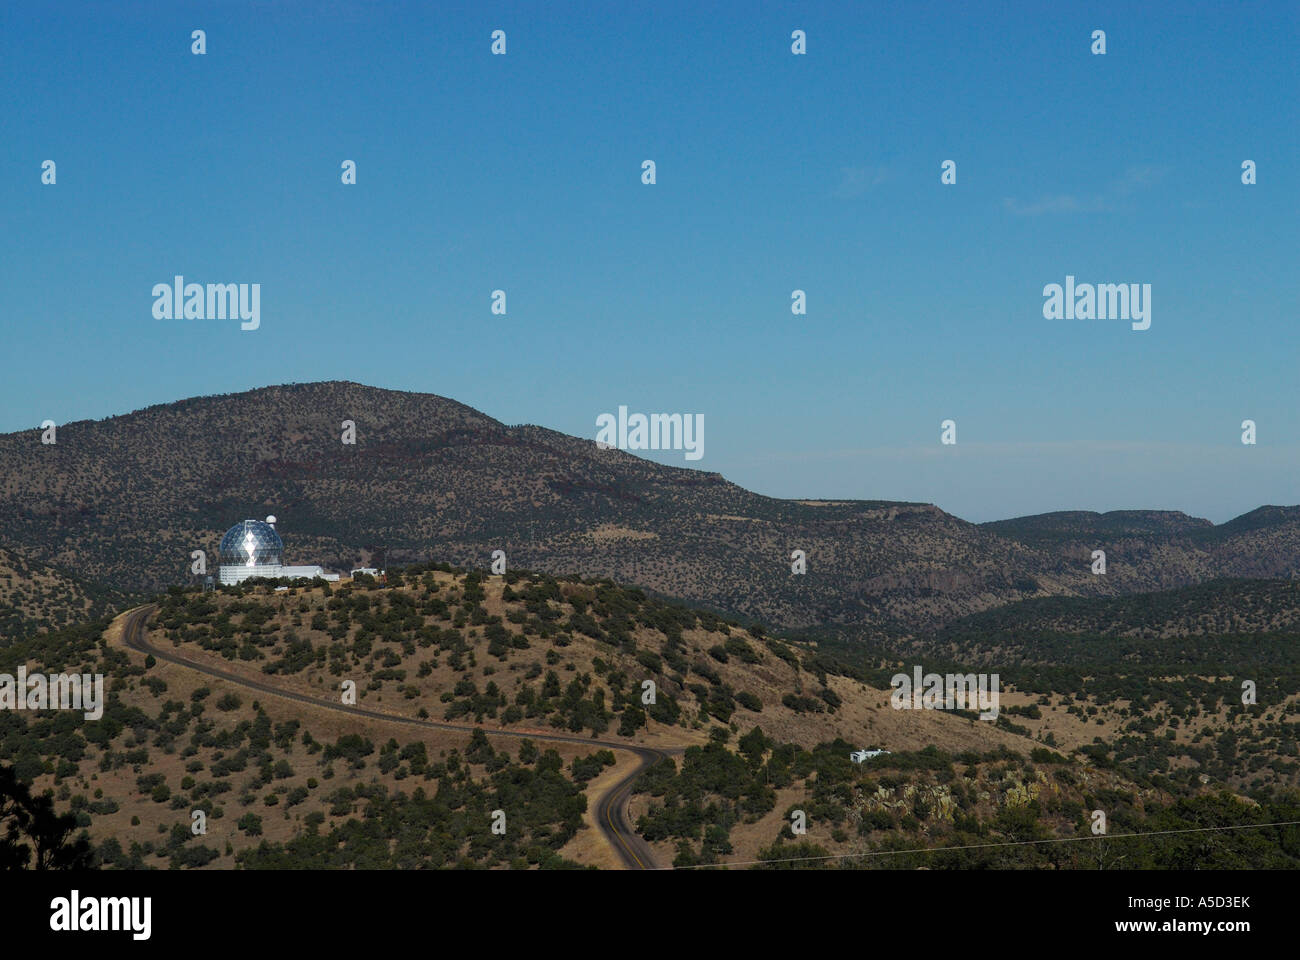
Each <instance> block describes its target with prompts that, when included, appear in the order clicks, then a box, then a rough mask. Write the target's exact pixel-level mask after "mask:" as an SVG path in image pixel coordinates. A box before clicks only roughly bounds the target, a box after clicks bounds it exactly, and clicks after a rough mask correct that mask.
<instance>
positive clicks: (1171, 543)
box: [0, 382, 1300, 629]
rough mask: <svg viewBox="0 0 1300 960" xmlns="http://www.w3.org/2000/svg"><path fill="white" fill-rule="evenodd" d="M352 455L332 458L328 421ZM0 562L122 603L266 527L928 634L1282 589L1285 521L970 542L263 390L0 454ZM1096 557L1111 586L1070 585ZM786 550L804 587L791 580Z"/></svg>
mask: <svg viewBox="0 0 1300 960" xmlns="http://www.w3.org/2000/svg"><path fill="white" fill-rule="evenodd" d="M345 420H351V421H353V422H354V423H355V424H356V431H357V437H356V444H355V445H345V444H343V443H341V441H340V437H341V430H342V423H343V421H345ZM0 460H3V462H4V463H5V464H6V468H7V469H6V472H5V475H4V477H3V481H0V545H7V546H10V547H17V548H20V549H22V550H24V551H26V552H28V554H29V555H30V556H32V557H34V558H36V559H39V560H41V561H42V562H44V563H47V564H55V565H58V566H62V567H64V568H67V569H72V570H77V571H79V572H80V573H81V574H83V575H84V576H86V577H88V578H90V579H95V580H99V581H101V582H108V583H112V584H114V585H116V586H118V587H121V588H123V589H130V590H149V589H158V588H161V587H164V586H166V585H168V584H170V583H175V582H180V581H182V580H184V579H185V578H186V576H187V574H188V566H189V555H190V553H191V551H193V550H195V549H204V550H206V551H207V553H208V557H209V562H212V563H215V549H216V545H217V541H218V539H219V537H220V536H221V534H222V533H223V532H224V531H225V530H226V529H227V528H228V527H229V526H230V525H231V524H232V523H234V522H235V521H237V520H241V519H244V518H246V517H260V516H264V515H266V514H268V513H275V514H276V515H277V516H278V517H279V518H280V521H281V522H280V529H281V533H282V535H283V536H284V538H285V542H286V559H287V561H288V562H296V563H323V564H326V565H332V566H335V567H338V568H342V569H345V570H346V569H349V568H350V567H351V566H353V565H355V564H356V563H357V562H358V561H370V560H372V559H374V558H375V557H376V556H378V557H381V558H382V559H383V562H386V563H390V564H392V563H402V562H417V561H423V560H427V559H429V558H431V557H436V558H437V559H440V560H450V561H451V562H454V563H458V564H461V565H464V566H469V567H485V566H486V565H487V563H488V559H489V556H490V553H491V551H492V550H495V549H503V550H505V551H506V552H507V555H508V557H509V562H510V565H511V566H512V567H527V568H529V569H535V570H544V571H548V572H550V573H553V574H565V573H574V574H578V575H581V576H585V577H607V578H610V579H614V580H617V581H619V582H626V583H635V584H638V585H640V586H642V587H644V588H646V589H649V590H652V591H654V592H657V593H659V594H661V595H664V596H671V597H675V598H679V599H682V600H685V601H688V602H691V603H693V604H696V605H700V606H704V607H710V608H713V609H716V610H721V611H727V612H728V613H731V614H740V615H743V616H746V617H750V618H756V619H760V620H763V621H765V622H768V623H773V624H780V625H784V626H812V625H819V624H828V623H830V624H834V623H839V624H853V625H879V626H883V625H890V624H905V625H907V627H908V628H909V629H913V628H916V627H924V626H927V625H937V624H940V623H942V622H946V621H948V620H951V619H953V618H956V617H960V616H963V615H966V614H970V613H974V612H977V611H980V610H984V609H988V608H990V607H995V606H999V605H1001V604H1004V603H1008V602H1013V601H1016V600H1020V599H1025V598H1028V597H1033V596H1042V595H1066V596H1070V595H1079V596H1105V595H1116V594H1123V593H1129V592H1138V591H1147V590H1156V589H1165V588H1169V587H1175V586H1183V585H1187V584H1191V583H1198V582H1201V581H1204V580H1208V579H1213V578H1215V577H1222V576H1270V577H1289V576H1295V575H1297V574H1300V508H1265V509H1264V510H1263V511H1262V512H1261V511H1255V512H1254V513H1253V514H1248V515H1247V516H1246V517H1242V518H1238V520H1236V521H1233V522H1232V523H1230V524H1224V525H1223V526H1222V527H1220V528H1215V527H1208V528H1207V524H1206V521H1196V520H1193V519H1191V518H1187V517H1184V516H1183V515H1181V514H1167V515H1166V514H1158V513H1151V514H1133V515H1130V514H1127V513H1126V514H1119V515H1115V514H1106V515H1103V516H1102V517H1100V518H1099V517H1098V515H1095V514H1051V515H1047V516H1046V517H1040V518H1032V517H1030V518H1020V519H1019V520H1011V521H1003V522H1000V523H996V524H985V525H982V526H977V525H974V524H970V523H966V522H965V521H962V520H960V519H958V518H956V517H953V516H950V515H949V514H946V513H944V512H943V511H942V510H940V509H938V508H937V507H935V506H932V505H929V504H918V503H891V502H882V501H836V502H826V501H795V500H776V499H772V498H768V497H763V496H760V495H758V494H754V493H751V492H749V491H746V490H744V489H742V488H740V487H738V486H736V485H735V484H732V483H729V482H728V481H726V480H725V479H724V478H722V477H721V476H719V475H718V474H716V473H707V472H702V471H699V470H693V469H685V468H677V467H669V466H661V465H659V464H657V463H654V462H652V461H648V460H643V459H640V458H637V457H635V456H633V455H631V454H628V453H625V452H621V451H618V450H601V449H598V448H597V447H596V445H595V443H594V442H593V441H591V440H588V439H578V438H574V437H569V436H566V435H564V434H560V433H557V432H555V431H552V430H547V429H544V428H541V427H535V426H518V427H511V426H506V425H504V424H502V423H499V422H498V421H496V420H493V419H492V418H490V417H487V416H484V415H483V414H481V413H478V412H476V411H474V410H472V409H470V408H469V407H466V406H464V405H462V404H459V403H456V402H454V401H451V400H447V399H445V398H442V397H438V396H435V395H432V394H421V393H404V392H398V391H391V390H381V389H376V388H372V387H366V386H362V385H359V384H355V383H346V382H329V383H312V384H299V385H291V386H280V387H267V388H264V389H259V390H252V391H248V392H246V393H239V394H230V395H224V396H214V397H200V398H195V399H190V400H183V401H179V402H176V403H171V404H164V405H161V406H155V407H150V408H148V409H146V410H141V411H137V412H136V413H132V414H128V415H125V416H119V417H112V418H109V419H107V420H102V421H80V422H76V423H68V424H64V425H62V426H60V428H59V435H58V443H57V444H56V445H52V446H44V445H42V444H41V443H40V442H39V437H38V433H37V431H35V430H31V431H24V432H21V433H16V434H9V435H5V436H0ZM1096 548H1104V549H1106V551H1107V557H1108V572H1107V574H1106V576H1104V577H1097V576H1093V575H1092V574H1091V573H1090V571H1089V562H1090V554H1091V551H1092V550H1093V549H1096ZM795 549H801V550H804V551H805V552H806V554H807V557H808V572H807V574H806V575H802V576H798V575H793V574H791V572H790V553H791V551H792V550H795Z"/></svg>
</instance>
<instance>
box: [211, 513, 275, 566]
mask: <svg viewBox="0 0 1300 960" xmlns="http://www.w3.org/2000/svg"><path fill="white" fill-rule="evenodd" d="M218 553H219V555H220V557H221V565H222V566H230V567H278V566H280V558H281V556H282V554H283V553H284V544H283V543H281V542H280V535H279V534H278V533H276V532H275V528H274V527H273V526H271V525H270V524H269V523H264V522H263V521H261V520H245V521H243V522H242V523H237V524H235V525H234V526H233V527H231V528H230V529H229V530H227V531H226V535H225V536H224V537H222V538H221V547H220V549H219V551H218Z"/></svg>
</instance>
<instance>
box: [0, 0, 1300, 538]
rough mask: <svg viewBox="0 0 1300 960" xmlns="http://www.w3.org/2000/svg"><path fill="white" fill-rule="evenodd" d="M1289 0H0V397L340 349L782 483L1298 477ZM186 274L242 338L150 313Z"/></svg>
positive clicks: (1014, 502)
mask: <svg viewBox="0 0 1300 960" xmlns="http://www.w3.org/2000/svg"><path fill="white" fill-rule="evenodd" d="M1298 11H1300V5H1298V4H1295V3H1273V4H1270V3H1260V4H1241V5H1235V4H1234V5H1225V4H1221V3H1197V4H1191V3H1188V4H1181V3H1180V4H1176V5H1175V4H1085V5H1065V4H1054V3H1043V4H997V5H994V4H982V3H979V4H958V3H955V2H953V3H938V4H916V3H907V4H897V5H883V4H872V3H849V4H842V5H841V4H817V3H791V4H770V3H764V4H703V3H681V4H677V3H663V2H656V3H654V4H650V5H632V4H621V3H614V4H610V3H591V4H569V3H545V4H543V3H540V2H531V3H522V4H509V3H472V4H443V3H436V4H435V3H412V4H401V3H348V2H335V3H325V4H320V5H317V4H305V3H304V4H298V3H278V4H266V3H233V2H228V3H187V4H185V5H183V6H182V5H179V4H174V3H160V4H153V3H147V2H145V3H132V4H129V5H128V4H120V3H95V4H58V3H55V4H49V5H39V6H38V5H23V6H22V8H21V9H18V8H16V6H15V5H5V6H4V7H3V8H0V117H2V118H3V122H2V124H0V129H2V130H3V137H4V141H5V147H6V149H5V150H4V151H3V153H2V154H0V223H3V226H4V229H3V230H0V289H2V290H3V292H4V299H5V303H4V307H3V314H0V316H2V317H3V319H2V320H0V323H2V324H3V333H4V343H5V346H6V359H7V360H8V362H7V363H6V364H5V368H6V370H5V376H4V378H3V380H2V381H0V430H6V431H10V430H18V429H26V428H29V427H33V426H35V425H37V424H38V423H39V422H40V421H42V420H44V419H45V418H47V417H48V418H51V419H54V420H55V421H57V422H65V421H68V420H76V419H85V418H98V417H104V416H109V415H112V414H117V413H125V412H127V411H130V410H133V409H137V408H139V407H142V406H147V405H149V404H153V403H160V402H166V401H170V400H175V399H180V398H182V397H189V396H195V395H202V394H210V393H225V392H233V391H238V390H244V389H250V388H253V387H258V386H265V385H267V384H273V383H286V382H293V381H296V382H303V381H311V380H324V379H348V380H356V381H360V382H363V383H367V384H372V385H375V386H382V387H390V388H394V389H408V390H420V391H428V392H433V393H438V394H442V395H444V396H448V397H452V398H455V399H457V400H460V401H462V402H464V403H467V404H470V405H471V406H474V407H476V408H478V409H480V410H482V411H484V412H485V413H488V414H490V415H491V416H494V417H497V418H498V419H500V420H502V421H505V422H507V423H523V422H529V423H538V424H542V425H544V426H548V427H552V428H554V429H558V430H562V431H564V432H566V433H571V434H575V435H579V436H585V437H594V436H595V418H596V417H597V415H599V414H600V413H602V412H606V411H610V412H613V411H616V410H617V408H618V406H619V405H620V404H625V405H627V406H628V407H629V408H630V409H631V410H632V411H643V412H682V413H700V414H703V415H704V419H705V448H704V449H705V456H704V458H703V459H702V460H700V461H698V462H695V463H691V464H688V463H687V462H686V461H685V460H684V459H683V457H682V455H681V454H680V453H665V454H661V455H656V458H657V459H660V460H663V461H664V462H668V463H675V464H680V465H683V466H691V467H694V468H697V469H706V470H714V471H718V472H721V473H722V474H724V475H725V476H727V477H728V478H729V479H732V480H734V481H736V482H738V483H740V484H742V485H744V486H746V487H748V488H750V489H753V490H756V491H758V492H760V493H765V494H769V495H772V496H782V497H815V496H816V497H844V498H848V497H862V498H882V499H904V500H924V501H931V502H934V503H937V504H939V505H940V506H941V507H943V508H944V509H947V510H949V511H951V512H953V513H956V514H957V515H958V516H961V517H964V518H966V519H969V520H974V521H983V520H991V519H998V518H1002V517H1009V516H1017V515H1021V514H1026V513H1035V512H1041V511H1046V510H1058V509H1095V510H1109V509H1125V508H1161V509H1179V510H1185V511H1187V512H1189V513H1193V514H1196V515H1199V516H1206V517H1209V518H1210V519H1212V520H1215V521H1216V522H1221V521H1223V520H1226V519H1229V518H1230V517H1232V516H1235V515H1237V514H1240V513H1243V512H1245V511H1247V510H1250V509H1252V508H1254V507H1256V506H1258V505H1260V504H1263V503H1295V502H1298V501H1300V496H1297V495H1296V493H1295V489H1296V486H1295V476H1296V470H1297V467H1300V412H1298V411H1297V407H1296V403H1295V400H1296V388H1295V383H1296V379H1297V378H1296V374H1295V371H1296V361H1297V350H1296V344H1297V337H1296V333H1295V331H1296V325H1297V322H1298V321H1300V316H1297V283H1296V279H1297V275H1298V270H1297V254H1298V253H1300V242H1298V240H1300V236H1298V231H1300V227H1298V226H1297V216H1296V214H1297V211H1298V210H1300V203H1298V202H1297V201H1298V200H1300V189H1298V188H1297V174H1298V171H1297V156H1300V150H1298V147H1300V143H1297V140H1298V135H1297V131H1300V116H1298V114H1300V109H1298V108H1297V96H1296V94H1297V91H1300V76H1298V72H1300V71H1298V70H1297V58H1296V55H1295V48H1296V47H1295V45H1296V42H1297V38H1298V36H1300V29H1298V28H1300V12H1298ZM196 28H202V29H204V30H205V31H206V33H207V51H208V52H207V54H206V55H204V56H194V55H192V54H191V53H190V43H191V41H190V32H191V30H193V29H196ZM498 28H499V29H503V30H505V31H506V35H507V44H508V46H507V50H508V52H507V54H506V55H505V56H503V57H498V56H492V55H491V54H490V52H489V46H490V34H491V32H492V31H493V30H494V29H498ZM796 28H799V29H803V30H805V31H806V33H807V37H808V53H807V55H806V56H793V55H792V54H791V52H790V43H791V40H790V34H791V31H792V30H794V29H796ZM1094 29H1103V30H1105V31H1106V34H1107V53H1106V55H1105V56H1093V55H1091V54H1090V52H1089V46H1090V42H1091V41H1090V35H1091V33H1092V31H1093V30H1094ZM47 159H52V160H54V161H55V162H56V163H57V165H58V167H57V171H58V182H57V184H56V185H54V186H44V185H42V184H41V182H40V174H41V163H42V161H44V160H47ZM646 159H652V160H654V161H655V163H656V164H657V180H658V182H657V183H656V184H655V185H654V186H645V185H643V184H642V183H641V181H640V173H641V163H642V161H643V160H646ZM948 159H951V160H954V161H956V163H957V179H958V182H957V184H956V185H955V186H943V185H941V184H940V164H941V163H942V161H944V160H948ZM1246 159H1250V160H1254V161H1255V162H1256V164H1257V168H1258V181H1259V182H1258V183H1257V184H1256V185H1254V186H1243V185H1242V184H1241V182H1240V168H1241V162H1242V161H1243V160H1246ZM344 160H354V161H356V163H357V181H358V182H357V184H356V185H355V186H344V185H342V184H341V183H340V164H341V163H342V161H344ZM178 273H179V274H183V275H184V276H185V277H186V278H187V280H191V281H196V282H200V283H208V282H212V283H225V282H248V283H252V282H256V283H260V284H261V289H262V322H261V328H260V329H259V330H256V331H252V332H244V331H241V330H240V329H239V324H238V322H231V321H218V320H156V319H154V317H153V315H152V306H153V300H152V297H151V290H152V287H153V285H154V284H155V283H160V282H163V283H166V282H170V280H171V278H172V277H173V276H174V275H175V274H178ZM1066 274H1073V275H1075V276H1076V277H1077V278H1078V280H1079V281H1080V282H1097V283H1104V282H1116V283H1118V282H1134V283H1149V284H1151V286H1152V323H1151V328H1150V329H1149V330H1146V331H1142V332H1136V331H1132V330H1131V329H1130V327H1129V324H1128V323H1127V322H1125V321H1121V320H1045V319H1043V316H1042V305H1043V296H1042V288H1043V286H1044V285H1045V284H1048V283H1063V282H1064V279H1065V276H1066ZM498 288H499V289H504V290H505V291H506V294H507V298H508V312H507V315H506V316H504V317H499V316H493V315H492V314H491V312H490V309H489V307H490V294H491V291H492V290H494V289H498ZM794 289H803V290H805V291H806V292H807V296H808V314H807V316H802V317H800V316H793V315H792V314H791V312H790V294H791V291H792V290H794ZM946 418H952V419H954V420H955V421H956V422H957V430H958V443H957V445H956V446H955V447H946V446H941V445H940V443H939V433H940V429H939V424H940V421H942V420H944V419H946ZM1246 418H1251V419H1254V420H1255V421H1256V422H1257V424H1258V430H1259V443H1258V444H1257V445H1256V446H1254V447H1249V446H1244V445H1243V444H1242V443H1241V442H1240V433H1241V430H1240V424H1241V421H1242V420H1243V419H1246Z"/></svg>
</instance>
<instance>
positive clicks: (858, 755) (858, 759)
mask: <svg viewBox="0 0 1300 960" xmlns="http://www.w3.org/2000/svg"><path fill="white" fill-rule="evenodd" d="M888 752H889V751H888V750H854V751H853V752H852V753H850V754H849V759H850V760H852V761H853V762H854V763H862V762H863V761H864V760H870V759H871V758H872V757H878V756H880V755H881V754H882V753H888Z"/></svg>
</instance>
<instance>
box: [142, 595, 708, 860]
mask: <svg viewBox="0 0 1300 960" xmlns="http://www.w3.org/2000/svg"><path fill="white" fill-rule="evenodd" d="M157 610H158V606H157V604H146V605H145V606H142V607H136V608H135V609H134V610H131V611H129V612H128V613H127V614H126V615H125V619H124V620H123V626H122V637H123V640H124V641H125V643H126V645H127V646H128V647H130V648H131V649H132V650H136V651H138V652H140V653H144V654H152V655H153V656H154V657H155V658H156V659H158V660H166V661H167V662H168V663H174V664H176V665H178V666H181V667H185V668H187V669H189V670H196V671H198V672H199V673H203V674H207V675H208V676H210V677H216V678H217V679H220V680H225V681H227V682H228V683H234V684H238V685H239V686H241V687H246V688H248V689H250V690H256V691H257V692H259V693H266V694H270V695H271V696H273V697H281V698H283V699H285V700H296V701H297V702H299V703H306V704H309V705H311V706H313V707H320V708H322V709H325V710H336V711H339V712H340V713H350V714H353V715H355V716H359V717H365V718H367V719H369V720H382V721H385V722H387V723H400V724H404V725H406V726H411V727H428V728H431V729H434V730H454V731H457V732H461V733H473V732H474V731H475V730H482V731H483V732H484V733H485V734H487V735H488V736H489V737H512V738H514V739H516V740H524V739H528V740H546V741H551V742H555V743H576V744H581V745H582V746H598V747H604V748H606V749H608V750H621V751H623V752H625V753H632V754H635V755H636V757H637V759H638V761H639V762H638V763H637V765H636V767H635V768H634V769H633V770H632V771H631V772H630V773H628V774H627V775H626V776H625V777H623V778H622V779H621V780H619V781H618V782H617V783H615V784H614V785H613V786H611V787H609V788H608V789H607V790H606V791H605V792H604V793H602V794H601V795H600V796H599V797H598V798H597V800H596V810H595V821H596V826H597V827H598V828H599V829H600V831H601V833H602V834H603V835H604V837H605V839H606V840H607V841H608V843H609V845H610V846H611V847H613V848H614V850H615V851H616V852H617V853H618V855H619V858H620V859H621V860H622V861H623V865H624V866H625V867H627V868H628V869H630V870H658V869H660V867H659V865H658V864H657V863H656V862H655V858H654V853H653V852H652V851H651V849H650V847H649V845H648V844H647V843H646V842H645V841H644V840H642V839H641V837H639V836H638V835H637V834H636V833H634V832H633V830H632V828H631V826H630V825H629V824H628V822H627V800H628V797H629V796H630V795H631V792H632V786H633V784H634V783H635V782H636V779H637V777H639V776H641V774H642V773H643V772H644V771H645V769H646V768H647V767H649V766H650V765H651V764H653V763H656V762H657V761H659V760H662V759H664V758H665V757H667V756H669V755H670V754H677V753H681V752H682V750H683V749H684V748H682V747H677V748H671V747H669V748H663V749H659V748H655V747H638V746H632V745H630V744H626V743H621V742H619V741H615V740H599V739H596V738H595V737H575V736H566V735H564V734H560V733H535V732H532V731H528V732H524V731H520V732H515V731H512V730H493V729H491V728H489V727H479V726H474V725H472V724H460V723H442V722H440V721H437V720H420V719H417V718H415V717H403V716H398V715H396V714H391V713H384V712H382V711H379V710H368V709H366V708H365V707H356V706H350V705H348V704H345V703H332V702H330V701H328V700H318V699H317V698H315V697H309V696H307V695H306V694H303V693H297V692H294V691H292V690H285V689H283V688H281V687H277V686H275V685H274V684H272V683H267V682H265V681H262V680H255V679H253V678H251V677H244V676H240V675H239V674H237V673H233V672H231V671H228V670H222V669H221V668H220V667H214V666H210V665H209V664H206V663H198V662H197V661H194V660H189V659H187V658H185V657H182V656H180V655H179V654H177V653H175V652H174V651H170V650H162V649H160V648H158V647H155V646H154V645H153V644H151V643H150V642H149V640H148V638H147V637H146V635H145V621H147V620H148V619H149V617H150V616H152V615H153V614H154V613H156V612H157Z"/></svg>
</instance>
